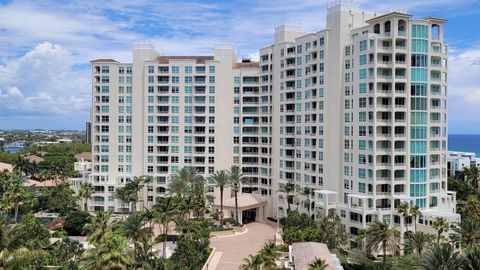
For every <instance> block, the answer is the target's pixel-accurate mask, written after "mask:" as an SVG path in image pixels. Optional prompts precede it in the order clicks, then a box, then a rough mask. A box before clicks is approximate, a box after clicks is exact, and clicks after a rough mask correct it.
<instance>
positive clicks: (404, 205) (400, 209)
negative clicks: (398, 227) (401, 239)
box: [397, 202, 410, 232]
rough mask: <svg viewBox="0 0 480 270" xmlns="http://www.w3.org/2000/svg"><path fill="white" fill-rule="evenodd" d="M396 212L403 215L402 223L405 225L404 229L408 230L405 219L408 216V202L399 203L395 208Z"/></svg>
mask: <svg viewBox="0 0 480 270" xmlns="http://www.w3.org/2000/svg"><path fill="white" fill-rule="evenodd" d="M397 212H398V213H399V214H400V215H402V216H403V224H404V225H405V230H406V231H407V232H408V226H407V219H408V217H409V216H410V205H409V204H408V202H403V203H401V204H400V205H399V206H398V208H397Z"/></svg>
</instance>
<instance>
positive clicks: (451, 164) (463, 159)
mask: <svg viewBox="0 0 480 270" xmlns="http://www.w3.org/2000/svg"><path fill="white" fill-rule="evenodd" d="M447 164H448V165H447V166H448V167H447V169H448V177H450V176H455V175H457V174H458V173H460V172H461V171H462V170H463V169H464V168H470V167H471V166H476V167H479V168H480V157H476V156H475V153H470V152H454V151H448V158H447Z"/></svg>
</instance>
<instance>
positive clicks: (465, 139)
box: [448, 134, 480, 157]
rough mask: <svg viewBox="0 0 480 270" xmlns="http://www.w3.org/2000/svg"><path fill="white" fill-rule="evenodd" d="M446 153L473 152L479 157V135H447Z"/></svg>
mask: <svg viewBox="0 0 480 270" xmlns="http://www.w3.org/2000/svg"><path fill="white" fill-rule="evenodd" d="M448 151H461V152H473V153H475V154H476V156H477V157H480V134H449V135H448Z"/></svg>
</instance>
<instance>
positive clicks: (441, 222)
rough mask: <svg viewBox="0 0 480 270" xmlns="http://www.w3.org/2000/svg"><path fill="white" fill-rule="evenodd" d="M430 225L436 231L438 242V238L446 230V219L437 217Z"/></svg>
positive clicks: (438, 241) (438, 240)
mask: <svg viewBox="0 0 480 270" xmlns="http://www.w3.org/2000/svg"><path fill="white" fill-rule="evenodd" d="M432 227H433V228H434V229H435V230H436V231H437V244H438V243H440V239H441V238H442V235H443V233H444V232H446V231H448V221H447V219H446V218H444V217H437V218H435V220H434V221H433V224H432Z"/></svg>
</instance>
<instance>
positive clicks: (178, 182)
mask: <svg viewBox="0 0 480 270" xmlns="http://www.w3.org/2000/svg"><path fill="white" fill-rule="evenodd" d="M167 190H168V192H169V193H170V195H173V194H175V195H177V196H179V197H183V196H185V195H187V194H188V192H189V190H190V184H189V182H188V181H187V179H185V178H183V177H179V176H174V177H172V179H171V181H170V182H169V183H168V188H167Z"/></svg>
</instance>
